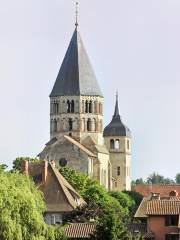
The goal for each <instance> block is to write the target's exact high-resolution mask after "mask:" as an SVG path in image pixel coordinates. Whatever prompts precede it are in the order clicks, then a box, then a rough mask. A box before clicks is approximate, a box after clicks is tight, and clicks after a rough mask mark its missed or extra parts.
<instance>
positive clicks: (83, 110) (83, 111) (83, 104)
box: [81, 100, 85, 113]
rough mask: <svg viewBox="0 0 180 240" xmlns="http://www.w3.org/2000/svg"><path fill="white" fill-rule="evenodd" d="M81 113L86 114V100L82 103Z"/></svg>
mask: <svg viewBox="0 0 180 240" xmlns="http://www.w3.org/2000/svg"><path fill="white" fill-rule="evenodd" d="M81 104H82V105H81V112H82V113H85V102H84V100H82V102H81Z"/></svg>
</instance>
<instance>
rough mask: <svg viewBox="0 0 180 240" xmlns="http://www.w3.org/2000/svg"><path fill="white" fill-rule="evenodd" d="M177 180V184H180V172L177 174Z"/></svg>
mask: <svg viewBox="0 0 180 240" xmlns="http://www.w3.org/2000/svg"><path fill="white" fill-rule="evenodd" d="M175 180H176V183H177V184H180V173H177V174H176V177H175Z"/></svg>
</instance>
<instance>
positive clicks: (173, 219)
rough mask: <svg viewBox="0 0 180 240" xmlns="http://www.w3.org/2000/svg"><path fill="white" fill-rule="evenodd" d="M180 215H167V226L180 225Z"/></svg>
mask: <svg viewBox="0 0 180 240" xmlns="http://www.w3.org/2000/svg"><path fill="white" fill-rule="evenodd" d="M178 221H179V216H178V215H171V216H166V217H165V225H166V226H178Z"/></svg>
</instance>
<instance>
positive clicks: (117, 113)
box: [114, 91, 119, 117]
mask: <svg viewBox="0 0 180 240" xmlns="http://www.w3.org/2000/svg"><path fill="white" fill-rule="evenodd" d="M118 116H119V106H118V91H117V92H116V105H115V110H114V117H118Z"/></svg>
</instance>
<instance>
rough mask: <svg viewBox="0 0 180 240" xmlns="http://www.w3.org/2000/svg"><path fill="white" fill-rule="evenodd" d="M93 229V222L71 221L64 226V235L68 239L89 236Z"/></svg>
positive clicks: (94, 227)
mask: <svg viewBox="0 0 180 240" xmlns="http://www.w3.org/2000/svg"><path fill="white" fill-rule="evenodd" d="M95 230H96V224H95V223H72V224H70V225H67V226H65V228H64V232H65V235H66V237H68V238H70V239H72V238H75V239H77V238H78V239H79V238H83V239H84V238H90V235H92V234H93V233H94V231H95Z"/></svg>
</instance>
